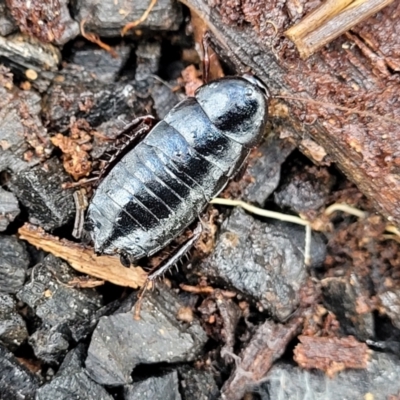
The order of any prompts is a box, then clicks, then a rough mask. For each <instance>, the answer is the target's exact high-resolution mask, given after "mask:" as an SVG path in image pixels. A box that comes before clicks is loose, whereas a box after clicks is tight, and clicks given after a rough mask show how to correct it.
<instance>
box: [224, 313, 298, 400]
mask: <svg viewBox="0 0 400 400" xmlns="http://www.w3.org/2000/svg"><path fill="white" fill-rule="evenodd" d="M301 326H302V322H301V319H300V318H295V319H293V320H292V321H291V322H289V323H287V324H286V325H282V324H275V323H274V322H272V321H266V322H264V324H262V325H261V326H259V327H258V328H257V331H256V332H255V334H254V335H253V337H252V338H251V340H250V343H249V344H248V345H247V347H246V348H245V349H244V350H243V351H242V353H241V355H240V357H238V359H237V361H236V368H235V370H234V371H233V373H232V375H231V376H230V377H229V379H228V380H227V381H226V382H225V384H224V386H223V387H222V396H221V398H222V399H224V400H240V399H242V398H243V396H244V395H245V393H246V392H248V391H251V389H252V388H253V387H254V386H256V385H258V384H260V382H261V381H262V380H263V379H264V378H265V376H266V374H267V372H268V371H269V369H270V368H271V367H272V364H273V363H274V361H276V360H277V359H278V358H279V357H280V356H281V355H282V354H283V353H284V351H285V349H286V346H287V345H288V343H289V342H290V341H291V340H292V339H293V338H294V337H296V335H297V334H298V333H299V332H300V330H301Z"/></svg>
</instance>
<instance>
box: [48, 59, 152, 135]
mask: <svg viewBox="0 0 400 400" xmlns="http://www.w3.org/2000/svg"><path fill="white" fill-rule="evenodd" d="M60 78H62V79H57V80H55V81H54V82H53V84H52V85H51V87H50V88H49V90H48V92H47V96H46V98H45V101H44V106H43V113H44V117H45V120H46V123H47V124H48V125H49V126H50V127H51V128H52V129H54V130H58V131H61V132H64V131H67V130H68V128H69V126H70V123H71V117H75V118H84V119H85V120H86V121H87V122H88V123H89V124H90V126H92V127H95V126H98V125H100V124H102V123H104V122H107V121H110V120H112V119H115V118H117V117H120V116H121V115H123V114H125V120H126V122H130V121H131V120H132V119H133V118H134V117H137V116H140V115H145V114H148V111H146V109H148V108H151V104H152V100H151V98H150V95H148V97H146V96H144V97H139V96H137V93H136V88H135V86H134V84H133V83H131V82H123V81H120V82H116V83H112V84H105V83H103V82H101V81H100V80H98V79H96V78H95V77H94V76H93V74H91V73H90V72H89V71H86V70H85V69H84V68H83V67H80V66H77V65H72V64H69V65H68V66H67V68H65V69H64V70H63V71H61V73H60Z"/></svg>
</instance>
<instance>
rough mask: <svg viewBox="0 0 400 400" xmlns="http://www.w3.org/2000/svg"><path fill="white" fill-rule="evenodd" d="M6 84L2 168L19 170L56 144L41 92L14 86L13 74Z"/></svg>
mask: <svg viewBox="0 0 400 400" xmlns="http://www.w3.org/2000/svg"><path fill="white" fill-rule="evenodd" d="M0 41H1V37H0ZM0 74H1V75H3V77H4V75H6V74H7V72H6V71H5V69H4V68H3V70H1V68H0ZM3 80H6V79H5V78H3ZM6 86H7V87H6ZM6 86H2V85H1V84H0V143H1V151H0V171H5V170H11V171H13V172H18V171H22V170H23V169H27V168H29V166H31V165H34V164H37V163H38V162H39V161H42V160H44V159H46V158H47V157H48V156H49V154H50V153H51V150H52V148H53V146H52V144H51V142H50V139H49V136H48V135H47V131H46V129H45V128H44V127H43V125H42V121H41V119H40V117H39V114H40V110H41V98H40V96H39V95H38V94H37V93H35V92H34V91H32V90H29V91H23V90H19V89H17V88H15V87H13V84H12V79H11V77H9V80H8V84H7V85H6Z"/></svg>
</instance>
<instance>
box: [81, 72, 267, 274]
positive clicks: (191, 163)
mask: <svg viewBox="0 0 400 400" xmlns="http://www.w3.org/2000/svg"><path fill="white" fill-rule="evenodd" d="M269 100H270V95H269V91H268V89H267V87H266V86H265V85H264V84H263V83H262V82H261V81H260V80H259V79H257V78H256V77H254V76H252V75H248V74H245V75H243V76H241V77H236V76H235V77H227V78H221V79H218V80H215V81H211V82H209V83H206V84H204V85H203V86H201V87H199V88H198V89H197V91H196V93H195V96H194V97H189V98H186V99H185V100H183V101H181V102H180V103H179V104H178V105H176V106H175V107H174V108H173V109H172V110H171V111H170V112H169V113H168V114H167V115H166V117H165V118H164V119H163V120H162V121H160V122H159V123H158V124H157V125H156V126H155V127H154V128H153V129H152V130H151V131H150V132H149V133H148V134H147V136H146V137H145V138H144V139H143V140H142V141H141V142H139V143H138V144H136V145H135V146H130V147H128V148H124V149H123V153H121V154H120V156H119V157H118V159H117V162H114V164H113V166H112V168H111V169H110V170H109V171H107V173H106V174H105V177H104V178H103V179H102V181H101V183H100V184H99V186H98V188H97V189H96V192H95V194H94V196H93V198H92V200H91V203H90V205H89V208H88V213H87V221H88V223H87V225H86V226H87V227H89V229H88V230H89V232H90V234H91V237H92V239H93V242H94V247H95V251H96V252H98V253H105V254H124V255H126V256H127V257H128V259H129V261H130V262H134V261H136V260H138V259H140V258H142V257H148V256H151V255H153V254H154V253H156V252H158V251H159V250H161V249H162V248H164V247H165V246H166V245H167V244H168V243H170V242H171V241H172V240H173V239H175V238H176V237H178V236H179V235H180V234H181V233H182V232H183V231H184V230H185V229H186V228H187V227H188V226H189V225H190V224H191V223H192V222H193V221H194V220H195V219H196V218H197V217H198V216H199V215H200V213H201V212H202V211H203V209H204V208H205V207H206V206H207V204H208V203H209V201H210V200H211V199H212V198H213V197H215V196H217V195H218V194H219V193H220V192H221V190H223V188H224V187H225V186H226V184H227V183H228V182H229V180H230V179H231V178H232V177H234V175H235V174H236V173H237V172H238V171H239V170H240V168H241V166H242V165H243V164H244V163H245V161H246V158H247V157H248V155H249V153H250V150H251V149H252V148H253V147H254V146H255V145H256V144H257V143H258V142H259V141H260V140H261V138H262V136H263V134H264V132H265V128H266V123H267V115H268V103H269ZM198 236H199V231H198V230H195V236H194V238H192V239H191V240H189V241H188V243H186V245H191V244H193V241H194V240H195V239H196V238H197V237H198ZM183 252H184V250H179V251H178V252H177V255H178V256H179V255H182V254H183ZM159 272H160V271H159V270H158V271H155V272H153V273H152V274H150V275H149V278H150V279H153V278H154V277H155V276H157V275H158V274H159Z"/></svg>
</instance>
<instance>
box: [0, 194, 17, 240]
mask: <svg viewBox="0 0 400 400" xmlns="http://www.w3.org/2000/svg"><path fill="white" fill-rule="evenodd" d="M19 212H20V209H19V205H18V200H17V198H16V197H15V195H14V194H13V193H11V192H7V191H6V190H4V189H3V188H1V187H0V232H3V231H5V230H6V229H7V226H8V225H9V224H10V222H12V221H14V219H15V217H16V216H17V215H18V214H19Z"/></svg>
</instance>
